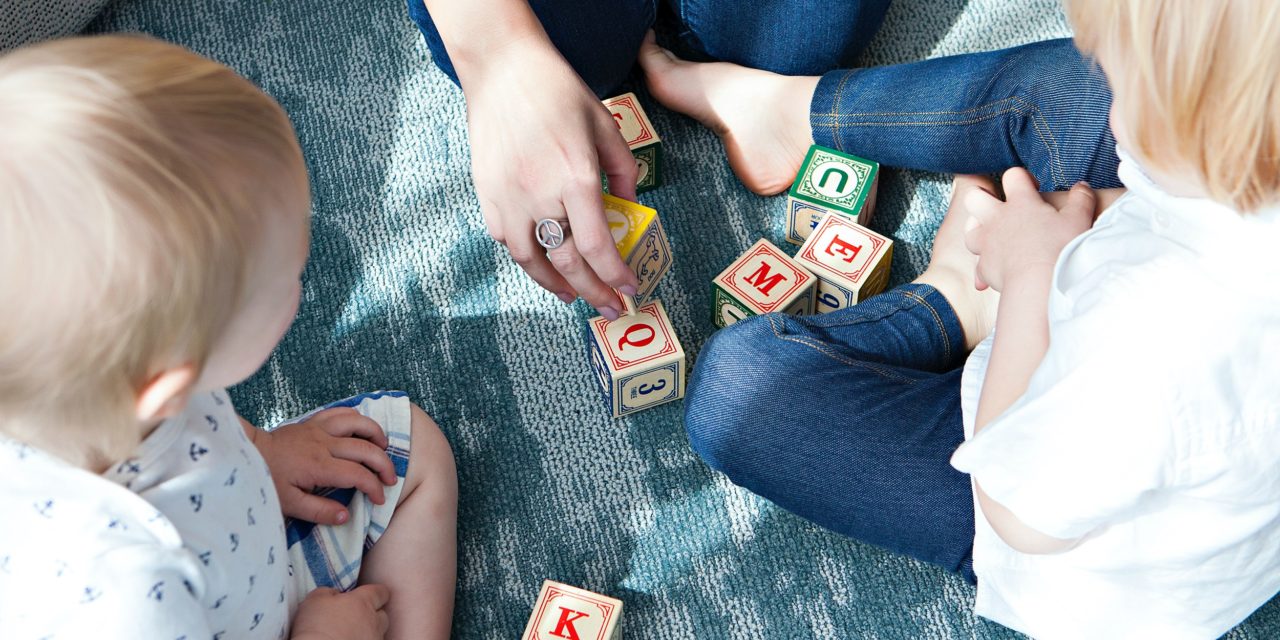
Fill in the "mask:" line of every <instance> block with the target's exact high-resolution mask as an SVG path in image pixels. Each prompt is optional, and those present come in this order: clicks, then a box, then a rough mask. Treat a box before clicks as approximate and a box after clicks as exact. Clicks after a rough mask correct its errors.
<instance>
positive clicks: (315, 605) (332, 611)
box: [289, 584, 391, 640]
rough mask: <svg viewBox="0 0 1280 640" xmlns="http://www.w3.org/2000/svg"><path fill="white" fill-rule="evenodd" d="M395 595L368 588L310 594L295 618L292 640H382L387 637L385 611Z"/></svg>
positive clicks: (384, 589)
mask: <svg viewBox="0 0 1280 640" xmlns="http://www.w3.org/2000/svg"><path fill="white" fill-rule="evenodd" d="M390 599H391V592H390V591H389V590H387V588H386V587H384V586H382V585H380V584H364V585H360V586H359V587H356V588H355V589H352V590H351V591H348V592H346V593H341V592H339V591H337V590H335V589H329V588H320V589H316V590H315V591H312V592H311V593H309V594H307V597H306V599H304V600H303V601H302V603H301V604H299V605H298V612H297V613H295V614H294V616H293V631H292V632H291V633H290V634H289V637H290V638H291V639H292V640H366V639H367V640H382V638H384V637H385V636H386V635H387V623H388V620H387V612H386V611H385V610H384V607H386V606H387V601H388V600H390Z"/></svg>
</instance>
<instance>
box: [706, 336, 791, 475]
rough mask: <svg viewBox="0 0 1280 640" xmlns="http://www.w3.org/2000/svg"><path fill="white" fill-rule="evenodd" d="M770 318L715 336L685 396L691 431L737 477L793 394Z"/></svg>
mask: <svg viewBox="0 0 1280 640" xmlns="http://www.w3.org/2000/svg"><path fill="white" fill-rule="evenodd" d="M774 338H775V334H774V332H773V330H772V328H771V326H770V318H768V317H764V316H758V317H753V318H747V319H746V320H742V321H740V322H737V323H735V324H734V325H732V326H730V327H727V328H725V329H722V330H720V331H718V332H716V333H715V334H714V335H712V336H711V339H710V340H708V341H707V343H706V345H705V346H704V347H703V348H702V351H701V352H700V353H699V354H698V361H697V364H696V365H695V366H694V372H693V375H692V376H691V377H690V380H689V390H688V393H687V394H686V398H685V430H686V431H687V432H688V436H689V444H690V445H691V446H692V448H693V450H694V451H695V452H697V453H698V455H699V456H701V457H702V459H703V460H705V461H706V463H707V464H708V465H710V466H711V468H713V469H715V470H717V471H720V472H722V473H725V474H728V475H729V476H730V477H731V478H732V477H733V476H734V475H735V469H737V467H738V464H737V463H739V462H741V461H743V460H745V459H750V458H751V453H750V451H751V448H752V447H753V446H754V443H756V442H757V441H758V439H757V438H756V437H755V434H757V433H758V432H759V431H760V430H762V429H770V428H772V427H774V426H775V424H776V421H777V420H778V419H779V418H778V416H779V415H780V414H781V413H782V412H783V407H782V406H781V405H782V404H785V403H786V401H787V400H786V398H787V397H788V395H790V394H788V393H787V391H788V390H787V389H786V385H787V382H788V381H787V378H788V376H787V375H786V372H785V367H783V366H781V365H780V363H777V362H775V361H774V358H773V354H771V353H770V349H769V345H770V344H771V341H772V339H774Z"/></svg>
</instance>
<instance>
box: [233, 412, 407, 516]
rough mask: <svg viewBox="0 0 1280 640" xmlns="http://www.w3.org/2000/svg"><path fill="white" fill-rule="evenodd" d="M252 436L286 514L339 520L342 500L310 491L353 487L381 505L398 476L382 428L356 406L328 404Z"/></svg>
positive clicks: (346, 513)
mask: <svg viewBox="0 0 1280 640" xmlns="http://www.w3.org/2000/svg"><path fill="white" fill-rule="evenodd" d="M250 428H252V427H250ZM252 435H253V440H254V445H256V446H257V447H258V451H259V452H261V453H262V457H263V458H264V459H265V460H266V461H267V468H269V469H270V470H271V478H272V480H273V481H274V482H275V485H276V493H277V494H279V496H280V507H281V509H282V510H283V511H284V515H285V516H286V517H289V518H297V519H299V520H306V521H308V522H315V523H317V524H330V525H337V524H342V523H344V522H346V521H347V518H349V517H350V514H349V513H348V512H347V508H346V505H343V504H341V503H339V502H337V501H335V500H331V499H329V498H323V497H320V496H318V495H315V494H313V493H312V491H314V490H315V489H318V488H322V487H334V488H356V489H359V490H360V491H362V492H363V493H365V494H366V495H368V496H369V499H370V500H372V501H373V503H374V504H382V503H383V502H384V501H385V499H386V498H385V493H384V488H383V487H384V485H386V486H391V485H394V484H395V483H396V481H397V479H396V470H395V465H394V464H392V462H391V458H390V457H389V456H388V455H387V453H386V448H387V436H386V434H385V433H383V432H382V427H380V426H378V423H376V422H374V421H373V420H371V419H369V418H368V417H365V416H363V415H361V414H360V413H358V412H356V411H355V410H354V409H350V408H347V407H339V408H335V409H327V410H325V411H321V412H319V413H317V414H315V415H314V416H311V417H310V418H308V419H307V420H306V421H305V422H299V423H297V424H291V425H286V426H283V427H280V428H278V429H275V430H274V431H257V432H256V433H253V434H252Z"/></svg>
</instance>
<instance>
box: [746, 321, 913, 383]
mask: <svg viewBox="0 0 1280 640" xmlns="http://www.w3.org/2000/svg"><path fill="white" fill-rule="evenodd" d="M765 317H767V318H768V319H769V328H770V329H772V330H773V335H774V337H776V338H778V339H779V340H786V341H787V342H794V343H796V344H800V345H804V346H806V347H809V348H810V349H813V350H814V351H817V352H818V353H821V354H822V355H824V356H827V357H828V358H831V359H832V360H835V361H836V362H840V363H842V364H846V365H849V366H851V367H858V368H860V369H866V370H867V371H870V372H871V373H875V374H877V375H879V376H881V377H883V378H889V379H891V380H896V381H898V382H904V383H906V384H915V382H916V381H915V380H913V379H911V378H906V377H903V376H900V375H898V374H897V373H894V372H893V371H890V370H888V369H885V368H884V367H881V366H878V365H875V364H872V363H869V362H863V361H861V360H854V359H853V358H850V357H848V356H846V355H844V354H842V353H839V352H837V351H834V350H833V349H831V348H830V347H829V346H827V345H826V344H825V343H823V342H820V341H817V340H813V339H811V338H805V337H801V336H792V335H784V334H783V333H782V332H781V331H779V329H778V325H777V324H775V323H774V319H775V317H774V315H773V314H770V315H768V316H765Z"/></svg>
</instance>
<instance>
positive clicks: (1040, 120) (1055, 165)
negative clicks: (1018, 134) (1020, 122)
mask: <svg viewBox="0 0 1280 640" xmlns="http://www.w3.org/2000/svg"><path fill="white" fill-rule="evenodd" d="M1018 100H1020V101H1022V102H1024V103H1025V104H1027V105H1028V107H1029V108H1030V109H1031V114H1030V116H1031V123H1032V126H1034V127H1035V128H1036V135H1037V136H1039V138H1040V143H1041V144H1043V145H1044V146H1045V149H1047V150H1048V151H1049V170H1050V171H1052V172H1053V173H1054V180H1056V181H1057V182H1058V184H1057V185H1054V186H1060V185H1065V184H1066V182H1067V179H1066V176H1065V174H1064V172H1063V169H1062V160H1061V158H1059V157H1058V145H1057V140H1055V139H1054V137H1053V130H1052V129H1050V128H1049V122H1048V121H1047V120H1045V118H1044V116H1043V114H1042V113H1040V107H1038V106H1036V105H1035V104H1032V103H1030V102H1026V101H1025V100H1022V99H1021V98H1019V99H1018ZM1041 125H1043V127H1044V130H1043V131H1042V130H1041Z"/></svg>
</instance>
